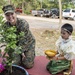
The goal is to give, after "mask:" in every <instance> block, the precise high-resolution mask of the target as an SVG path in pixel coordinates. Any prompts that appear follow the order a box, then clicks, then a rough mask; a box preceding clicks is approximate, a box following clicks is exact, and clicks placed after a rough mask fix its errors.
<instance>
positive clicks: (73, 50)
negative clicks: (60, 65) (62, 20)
mask: <svg viewBox="0 0 75 75" xmlns="http://www.w3.org/2000/svg"><path fill="white" fill-rule="evenodd" d="M56 46H57V50H58V53H59V55H62V54H63V56H64V57H65V58H66V59H67V60H72V59H75V41H73V40H72V38H71V37H69V39H67V40H64V39H62V37H59V39H58V40H57V42H56Z"/></svg>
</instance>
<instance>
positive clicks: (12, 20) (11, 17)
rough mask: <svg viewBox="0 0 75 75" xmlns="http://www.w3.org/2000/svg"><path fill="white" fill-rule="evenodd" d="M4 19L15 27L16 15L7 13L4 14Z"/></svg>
mask: <svg viewBox="0 0 75 75" xmlns="http://www.w3.org/2000/svg"><path fill="white" fill-rule="evenodd" d="M5 17H6V20H7V21H8V22H10V23H11V24H12V25H15V24H16V20H17V19H16V14H15V13H11V12H9V13H6V14H5Z"/></svg>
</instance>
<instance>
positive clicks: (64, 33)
mask: <svg viewBox="0 0 75 75" xmlns="http://www.w3.org/2000/svg"><path fill="white" fill-rule="evenodd" d="M69 36H70V34H69V33H68V32H67V31H65V30H63V29H61V37H62V38H63V39H65V40H67V39H68V38H69Z"/></svg>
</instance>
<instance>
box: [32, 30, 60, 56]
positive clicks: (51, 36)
mask: <svg viewBox="0 0 75 75" xmlns="http://www.w3.org/2000/svg"><path fill="white" fill-rule="evenodd" d="M31 32H32V34H33V35H34V37H35V39H36V47H35V52H36V56H41V55H45V54H44V51H45V50H49V49H52V50H56V45H55V42H56V40H57V39H58V37H59V31H56V30H50V29H31Z"/></svg>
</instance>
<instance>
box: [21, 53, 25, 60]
mask: <svg viewBox="0 0 75 75" xmlns="http://www.w3.org/2000/svg"><path fill="white" fill-rule="evenodd" d="M25 58H26V56H25V54H24V53H22V61H23V60H24V59H25Z"/></svg>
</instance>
